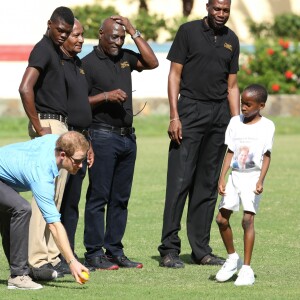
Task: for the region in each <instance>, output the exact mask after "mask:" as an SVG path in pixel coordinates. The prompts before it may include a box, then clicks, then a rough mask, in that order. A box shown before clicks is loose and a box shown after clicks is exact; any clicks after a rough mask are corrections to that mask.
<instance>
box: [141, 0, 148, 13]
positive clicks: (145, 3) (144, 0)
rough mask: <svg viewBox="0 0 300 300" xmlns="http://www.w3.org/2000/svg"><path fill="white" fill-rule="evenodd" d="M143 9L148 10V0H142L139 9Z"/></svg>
mask: <svg viewBox="0 0 300 300" xmlns="http://www.w3.org/2000/svg"><path fill="white" fill-rule="evenodd" d="M141 9H144V10H146V11H148V5H147V2H146V0H140V7H139V10H141Z"/></svg>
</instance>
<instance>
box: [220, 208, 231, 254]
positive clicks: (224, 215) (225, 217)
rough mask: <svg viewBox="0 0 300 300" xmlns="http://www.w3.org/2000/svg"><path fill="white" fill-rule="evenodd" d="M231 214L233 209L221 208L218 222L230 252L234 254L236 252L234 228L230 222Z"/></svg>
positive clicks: (227, 249)
mask: <svg viewBox="0 0 300 300" xmlns="http://www.w3.org/2000/svg"><path fill="white" fill-rule="evenodd" d="M231 214H232V211H231V210H228V209H225V208H221V209H220V211H219V213H218V215H217V217H216V222H217V224H218V226H219V231H220V234H221V237H222V240H223V243H224V245H225V248H226V251H227V253H228V254H232V253H234V252H235V249H234V245H233V235H232V230H231V227H230V223H229V219H230V216H231Z"/></svg>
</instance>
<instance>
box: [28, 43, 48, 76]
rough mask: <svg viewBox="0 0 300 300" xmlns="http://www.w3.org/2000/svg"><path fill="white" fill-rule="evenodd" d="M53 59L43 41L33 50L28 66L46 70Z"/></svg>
mask: <svg viewBox="0 0 300 300" xmlns="http://www.w3.org/2000/svg"><path fill="white" fill-rule="evenodd" d="M50 60H51V55H50V53H49V50H48V48H46V47H43V45H42V44H41V43H39V44H37V45H36V46H35V47H34V48H33V49H32V51H31V53H30V56H29V59H28V67H34V68H39V69H41V70H45V69H46V67H47V65H48V64H49V62H50Z"/></svg>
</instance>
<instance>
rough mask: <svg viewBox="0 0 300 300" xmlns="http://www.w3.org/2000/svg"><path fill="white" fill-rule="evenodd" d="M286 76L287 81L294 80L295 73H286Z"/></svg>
mask: <svg viewBox="0 0 300 300" xmlns="http://www.w3.org/2000/svg"><path fill="white" fill-rule="evenodd" d="M284 75H285V78H286V79H292V77H293V75H294V73H293V72H292V71H290V70H288V71H286V72H285V73H284Z"/></svg>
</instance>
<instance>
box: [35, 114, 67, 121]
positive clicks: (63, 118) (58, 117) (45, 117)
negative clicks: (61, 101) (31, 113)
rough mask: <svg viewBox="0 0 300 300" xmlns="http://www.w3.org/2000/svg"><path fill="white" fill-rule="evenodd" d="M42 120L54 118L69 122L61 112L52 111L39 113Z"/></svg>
mask: <svg viewBox="0 0 300 300" xmlns="http://www.w3.org/2000/svg"><path fill="white" fill-rule="evenodd" d="M38 115H39V117H40V119H41V120H45V119H54V120H58V121H60V122H63V123H67V121H68V118H67V117H65V116H62V115H59V114H50V113H38Z"/></svg>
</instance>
